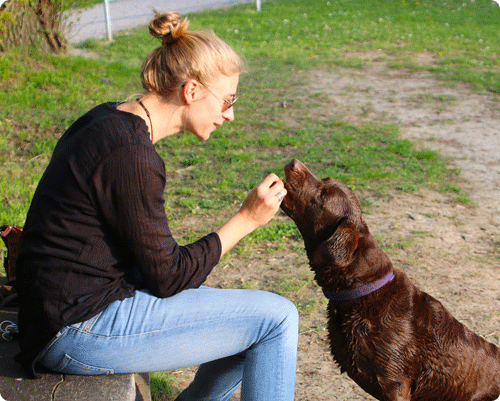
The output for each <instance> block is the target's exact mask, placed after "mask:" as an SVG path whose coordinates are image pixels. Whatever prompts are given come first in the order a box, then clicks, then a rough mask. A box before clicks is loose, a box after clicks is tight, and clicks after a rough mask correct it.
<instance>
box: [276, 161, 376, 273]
mask: <svg viewBox="0 0 500 401" xmlns="http://www.w3.org/2000/svg"><path fill="white" fill-rule="evenodd" d="M285 177H286V182H285V188H286V190H287V195H286V197H285V199H284V200H283V202H282V204H281V208H282V210H283V211H284V212H285V213H286V214H287V215H288V216H289V217H290V218H291V219H292V220H293V221H294V222H295V224H296V225H297V228H298V229H299V231H300V233H301V234H302V237H303V239H304V244H305V248H306V251H307V253H308V256H309V260H310V262H311V266H313V265H325V264H329V265H335V266H346V265H348V264H349V263H351V261H352V258H353V254H354V253H355V251H356V249H357V248H358V242H359V239H360V236H362V235H363V233H366V234H369V233H368V228H367V227H366V225H365V224H364V222H363V219H362V215H361V205H360V203H359V201H358V199H357V198H356V196H355V195H354V193H353V192H352V191H351V190H350V189H349V188H348V187H347V186H346V185H344V184H342V183H341V182H339V181H336V180H334V179H333V178H325V179H318V178H316V177H315V176H314V175H313V174H312V173H311V172H310V171H309V170H308V169H307V167H306V166H305V165H304V164H303V163H301V162H300V161H298V160H296V159H294V160H292V161H291V162H290V163H288V164H287V165H286V166H285ZM313 267H314V266H313Z"/></svg>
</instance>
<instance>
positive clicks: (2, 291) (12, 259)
mask: <svg viewBox="0 0 500 401" xmlns="http://www.w3.org/2000/svg"><path fill="white" fill-rule="evenodd" d="M22 232H23V228H22V227H20V226H14V225H5V226H1V227H0V236H1V237H2V239H3V241H4V242H5V245H6V246H7V257H5V258H4V268H5V272H6V273H7V283H5V284H3V285H1V286H0V307H3V306H5V305H7V304H9V305H13V304H14V303H15V302H16V301H17V291H16V288H15V284H16V262H17V256H18V255H19V248H20V245H21V234H22Z"/></svg>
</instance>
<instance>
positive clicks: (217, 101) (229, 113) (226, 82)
mask: <svg viewBox="0 0 500 401" xmlns="http://www.w3.org/2000/svg"><path fill="white" fill-rule="evenodd" d="M239 78H240V74H238V73H235V74H233V75H230V76H227V75H222V74H221V75H219V76H218V77H217V78H216V79H214V80H212V81H211V82H210V83H207V84H200V85H199V86H198V87H197V90H198V91H199V92H198V93H199V98H198V100H197V101H195V102H193V103H191V104H190V105H189V110H188V121H189V122H188V124H187V127H186V128H187V129H188V131H190V132H192V133H193V134H195V135H196V136H197V137H198V138H200V139H201V140H203V141H206V140H207V139H208V138H210V134H211V133H212V132H214V131H215V130H216V129H217V127H220V126H221V125H222V124H223V123H224V121H233V120H234V109H233V107H229V108H227V105H228V102H231V101H232V100H233V98H234V97H235V96H236V90H237V88H238V81H239Z"/></svg>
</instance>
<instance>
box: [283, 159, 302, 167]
mask: <svg viewBox="0 0 500 401" xmlns="http://www.w3.org/2000/svg"><path fill="white" fill-rule="evenodd" d="M304 167H305V165H304V163H302V162H301V161H300V160H297V159H292V160H291V161H290V163H288V165H287V168H289V169H290V170H302V169H303V168H304Z"/></svg>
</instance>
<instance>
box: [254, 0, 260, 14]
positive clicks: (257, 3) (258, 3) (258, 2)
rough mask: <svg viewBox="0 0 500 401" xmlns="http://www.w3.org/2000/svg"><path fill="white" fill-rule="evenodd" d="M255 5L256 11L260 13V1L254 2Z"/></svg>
mask: <svg viewBox="0 0 500 401" xmlns="http://www.w3.org/2000/svg"><path fill="white" fill-rule="evenodd" d="M255 5H256V7H257V11H259V12H260V0H255Z"/></svg>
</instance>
